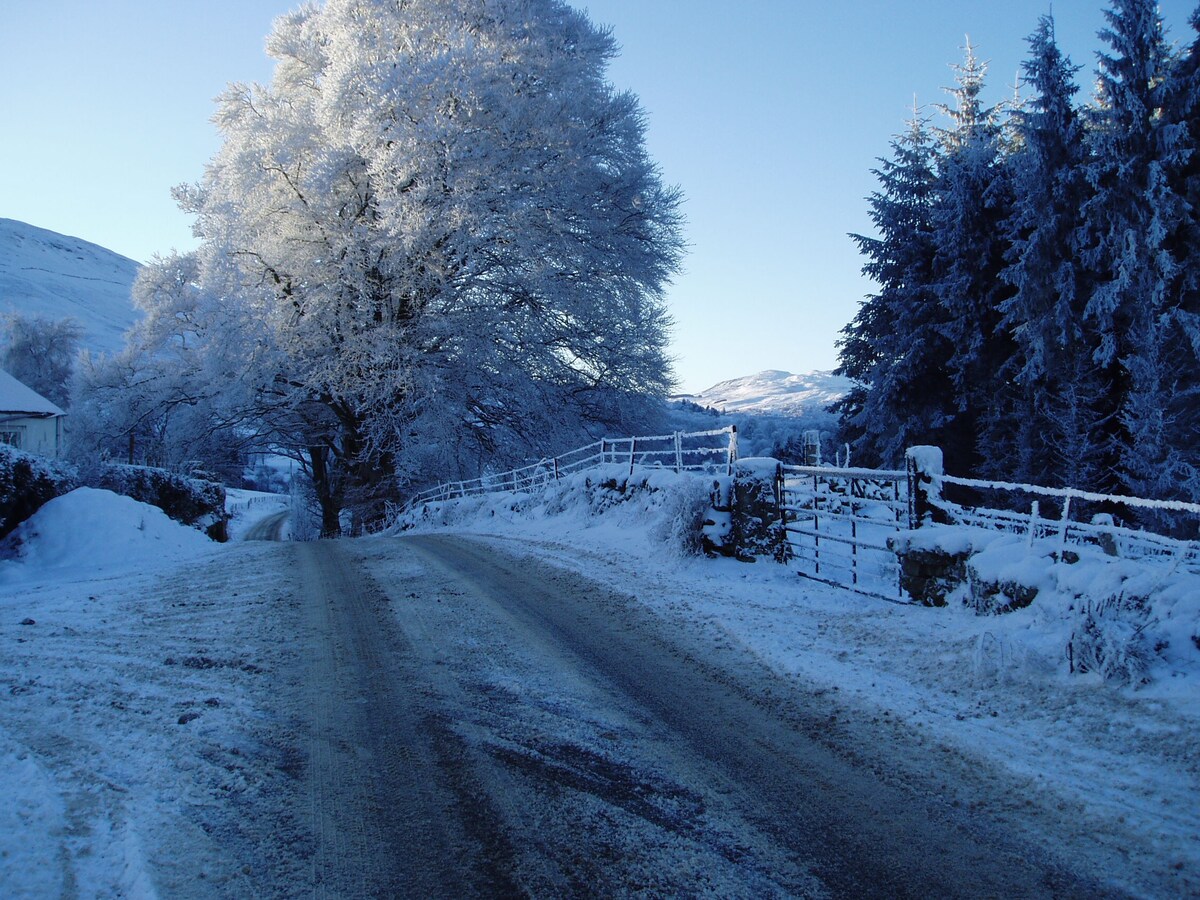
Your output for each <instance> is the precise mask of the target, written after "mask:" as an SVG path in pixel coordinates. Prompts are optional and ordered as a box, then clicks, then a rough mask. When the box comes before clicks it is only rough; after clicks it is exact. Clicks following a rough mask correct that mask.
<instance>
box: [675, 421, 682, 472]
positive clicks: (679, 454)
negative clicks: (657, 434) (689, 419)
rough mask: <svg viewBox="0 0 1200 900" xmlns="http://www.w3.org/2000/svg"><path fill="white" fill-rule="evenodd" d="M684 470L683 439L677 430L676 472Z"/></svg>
mask: <svg viewBox="0 0 1200 900" xmlns="http://www.w3.org/2000/svg"><path fill="white" fill-rule="evenodd" d="M682 471H683V439H682V438H680V436H679V432H678V431H677V432H675V472H676V474H678V473H680V472H682Z"/></svg>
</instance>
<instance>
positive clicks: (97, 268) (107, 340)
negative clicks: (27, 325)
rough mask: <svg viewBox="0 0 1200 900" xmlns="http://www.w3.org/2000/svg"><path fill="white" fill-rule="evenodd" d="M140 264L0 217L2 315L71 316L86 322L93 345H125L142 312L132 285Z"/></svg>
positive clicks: (86, 335)
mask: <svg viewBox="0 0 1200 900" xmlns="http://www.w3.org/2000/svg"><path fill="white" fill-rule="evenodd" d="M139 268H140V266H139V265H138V264H137V263H136V262H134V261H133V260H132V259H128V258H126V257H124V256H121V255H120V254H118V253H113V252H112V251H111V250H105V249H104V248H103V247H100V246H97V245H96V244H92V243H89V242H87V241H84V240H81V239H80V238H75V237H67V236H66V235H62V234H58V233H57V232H54V231H47V230H46V229H44V228H37V227H36V226H33V225H28V224H26V223H24V222H18V221H16V220H14V219H2V218H0V315H4V314H8V313H10V312H19V313H23V314H25V315H38V316H45V317H47V318H50V319H62V318H65V317H67V316H70V317H72V318H74V319H75V320H77V321H78V322H79V324H80V325H82V326H83V329H84V337H83V346H84V347H85V348H86V349H88V350H92V351H106V352H109V353H111V352H115V351H116V350H119V349H120V348H121V347H122V346H123V344H124V333H125V331H126V330H128V329H129V327H130V326H131V325H133V323H134V322H135V321H136V319H137V317H138V313H137V311H136V310H135V309H134V308H133V303H132V301H131V300H130V289H131V288H132V286H133V279H134V277H135V276H136V275H137V272H138V269H139Z"/></svg>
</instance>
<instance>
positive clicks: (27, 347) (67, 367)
mask: <svg viewBox="0 0 1200 900" xmlns="http://www.w3.org/2000/svg"><path fill="white" fill-rule="evenodd" d="M4 330H5V332H6V335H5V341H4V353H3V356H0V368H3V369H4V371H6V372H8V373H9V374H10V375H12V376H13V377H14V378H16V379H17V380H18V381H20V382H21V383H22V384H25V385H28V386H29V387H31V388H33V389H34V390H35V391H37V392H38V393H39V394H41V395H42V396H43V397H45V398H46V399H47V400H49V401H50V402H51V403H54V404H57V405H58V406H60V407H62V408H64V409H65V408H67V407H68V406H70V403H71V373H72V371H73V370H74V367H75V358H76V356H78V354H79V341H80V339H81V338H82V337H83V328H82V327H81V326H80V324H79V323H78V322H76V321H75V320H74V319H70V318H66V319H48V318H46V317H45V316H27V315H23V314H21V313H12V314H10V315H9V316H8V317H7V319H6V320H5V322H4Z"/></svg>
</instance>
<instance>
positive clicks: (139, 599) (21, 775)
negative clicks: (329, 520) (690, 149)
mask: <svg viewBox="0 0 1200 900" xmlns="http://www.w3.org/2000/svg"><path fill="white" fill-rule="evenodd" d="M134 533H136V534H137V535H148V534H153V529H151V528H148V527H144V523H143V528H142V530H138V529H137V528H135V529H134ZM614 546H615V544H614ZM202 552H205V553H207V555H205V556H200V557H193V558H192V559H191V561H190V562H189V563H188V564H187V565H185V566H183V567H178V568H176V567H172V566H167V565H165V564H164V565H163V566H162V568H161V570H160V571H159V572H157V573H146V574H137V573H132V574H131V573H129V572H125V573H123V574H121V573H115V572H114V573H110V574H105V573H103V572H101V573H99V574H97V575H96V576H95V577H92V578H90V580H83V579H82V577H81V576H80V574H79V572H78V571H76V570H72V571H71V572H69V573H65V574H64V573H59V574H58V575H56V576H54V577H52V578H50V577H46V578H42V579H41V580H38V579H37V578H33V579H32V580H28V581H25V582H17V583H14V584H12V585H9V586H7V587H5V588H3V590H0V613H2V616H3V621H2V623H0V624H2V627H0V679H2V680H0V699H2V701H3V702H2V703H0V782H2V783H0V788H2V789H3V790H4V792H5V796H7V797H9V798H11V801H10V802H9V803H7V804H0V887H2V888H3V893H4V895H5V896H14V897H22V896H29V897H42V896H81V897H107V896H129V897H153V896H163V897H168V896H169V897H214V896H216V897H244V896H266V897H270V896H278V897H284V896H289V897H290V896H297V895H304V896H307V895H313V896H335V895H340V896H368V895H379V894H384V895H386V894H388V893H400V894H404V895H413V894H420V895H424V896H470V895H494V894H497V893H502V894H503V893H508V894H518V895H519V894H529V895H537V896H547V895H550V896H564V895H571V896H587V895H603V896H612V895H628V894H632V893H648V894H651V895H674V894H686V895H690V896H755V897H759V896H784V895H786V896H821V895H825V894H832V895H838V896H848V895H862V894H875V895H883V894H886V895H889V896H901V895H905V894H916V893H920V894H922V895H929V894H935V895H939V896H953V895H963V896H967V895H969V896H978V895H981V894H983V895H1009V896H1013V895H1020V896H1039V895H1057V896H1071V895H1073V894H1079V895H1085V896H1096V895H1099V896H1122V895H1124V892H1126V891H1128V892H1131V893H1133V894H1134V895H1142V896H1168V895H1179V894H1180V891H1181V890H1182V892H1183V893H1186V892H1187V891H1188V890H1190V888H1189V885H1191V884H1192V882H1191V877H1192V859H1193V854H1192V851H1191V850H1190V849H1189V848H1193V847H1194V845H1195V829H1194V828H1193V827H1192V825H1193V824H1194V823H1195V820H1196V812H1195V807H1194V804H1189V803H1188V802H1187V796H1188V793H1189V791H1190V788H1189V785H1191V784H1193V783H1194V781H1195V778H1196V771H1195V767H1196V755H1195V751H1194V742H1193V741H1191V740H1189V739H1188V733H1189V720H1187V719H1183V720H1178V719H1172V717H1171V716H1169V715H1167V713H1166V712H1165V711H1161V710H1160V711H1159V712H1157V713H1155V712H1144V711H1142V712H1139V711H1137V709H1136V707H1135V704H1134V702H1133V701H1132V700H1127V699H1123V698H1122V697H1120V696H1118V695H1115V694H1112V693H1111V692H1107V691H1106V689H1103V688H1102V686H1091V687H1088V688H1086V689H1085V690H1081V691H1076V692H1074V694H1072V693H1071V692H1069V691H1064V690H1063V689H1062V687H1061V686H1055V687H1053V688H1051V687H1050V686H1049V685H1045V686H1043V687H1037V686H1036V684H1037V683H1042V684H1044V679H1043V681H1041V682H1035V681H1034V680H1032V676H1031V680H1030V681H1029V682H1028V683H1026V681H1024V680H1023V679H1021V678H1018V679H1015V680H1013V679H1010V680H1008V681H1006V682H1005V683H1004V687H1003V690H1002V691H999V692H997V691H994V690H993V689H992V687H990V685H993V682H992V681H987V680H986V679H985V680H983V681H978V680H977V681H978V683H976V684H966V683H963V682H962V681H961V680H958V679H956V678H953V677H949V676H947V677H944V678H940V679H939V676H938V675H937V673H938V672H942V671H947V670H948V669H949V668H952V667H953V666H956V665H958V664H959V663H960V660H959V659H958V657H957V656H956V655H955V654H960V653H961V651H960V649H958V648H957V644H955V643H953V642H947V640H946V638H944V637H939V638H938V639H937V640H933V639H932V638H931V637H930V636H927V635H926V636H921V635H916V634H914V635H913V636H912V637H911V640H912V642H913V643H911V645H909V644H905V643H904V641H905V640H909V638H905V637H904V635H907V634H908V633H909V630H910V629H911V623H910V622H909V621H908V617H925V618H922V619H921V621H928V612H927V611H921V610H908V609H903V608H896V607H891V606H889V605H886V604H883V605H878V606H877V605H876V604H873V603H866V602H863V601H861V600H860V601H857V602H855V603H851V602H849V601H848V600H847V599H846V598H844V597H840V596H838V595H837V594H836V592H833V591H831V590H829V589H826V588H823V587H821V588H818V589H816V592H815V593H813V594H812V595H811V596H806V595H797V593H796V591H795V587H794V584H793V583H792V582H788V583H787V587H788V590H787V591H786V592H784V590H783V586H782V583H780V586H776V581H775V578H776V577H777V576H776V575H775V573H774V572H773V570H771V569H767V568H763V567H760V566H751V567H740V568H739V567H737V564H734V563H729V564H728V565H725V564H720V565H717V566H716V568H712V565H713V564H710V563H705V562H703V561H698V562H696V564H695V567H696V568H695V571H694V572H693V571H692V570H691V568H690V566H691V565H692V564H690V563H689V564H687V565H683V566H681V565H680V564H678V563H671V564H670V565H668V566H665V567H662V568H655V567H654V565H652V564H651V563H650V562H649V561H648V560H647V558H646V557H644V556H639V555H638V554H637V553H632V552H622V551H617V550H615V549H613V548H611V547H606V549H604V550H603V551H601V552H588V551H586V550H583V549H581V548H572V547H570V546H567V545H565V544H555V543H550V542H547V541H545V540H538V539H531V538H524V539H520V538H515V537H508V538H506V539H498V538H495V537H492V538H466V537H462V536H448V535H420V536H405V537H388V538H374V539H369V540H355V541H350V540H347V541H338V542H320V543H313V544H303V543H283V544H279V543H258V542H255V543H241V544H238V545H230V546H225V547H221V548H214V549H212V550H210V551H202ZM702 573H707V574H702ZM36 574H37V573H36V572H33V571H32V570H31V576H32V575H36ZM709 579H711V580H709ZM747 579H749V580H747ZM730 598H734V599H735V600H736V603H737V605H736V606H732V607H731V606H730V605H729V600H730ZM924 644H928V648H929V649H928V650H927V651H926V652H927V653H928V654H930V655H929V658H928V659H927V660H925V661H922V660H920V659H919V658H918V654H920V653H921V652H922V648H923V646H924ZM871 647H877V648H882V649H874V650H872V649H869V648H871ZM839 648H841V649H839ZM885 650H886V653H885V652H884V651H885ZM781 654H783V655H782V656H781ZM777 657H778V658H777ZM781 659H786V660H789V661H790V662H788V664H787V665H781V664H780V660H781ZM1039 677H1041V676H1039ZM901 679H907V680H906V681H904V685H905V686H903V687H902V686H901ZM838 683H840V684H841V687H842V690H840V691H839V690H838V689H837V687H836V685H837V684H838ZM995 684H996V686H999V682H995ZM1039 692H1040V693H1044V694H1046V697H1043V698H1042V699H1040V700H1039V699H1038V697H1039V696H1040V693H1039ZM1051 694H1054V698H1053V699H1049V698H1050V695H1051ZM986 698H990V699H986ZM983 702H987V703H988V704H989V707H990V714H987V712H986V711H984V712H978V715H976V714H975V713H974V712H972V710H975V709H976V707H978V706H979V704H980V703H983ZM1141 705H1142V706H1145V705H1146V704H1145V703H1144V702H1143V703H1141ZM1151 705H1154V704H1151ZM910 707H911V708H910ZM978 716H982V719H980V718H978ZM1044 716H1053V717H1061V729H1062V730H1063V731H1064V732H1065V733H1070V734H1073V735H1077V736H1078V737H1076V738H1074V739H1073V741H1072V743H1070V745H1068V744H1067V743H1064V742H1062V741H1059V739H1058V737H1057V736H1056V735H1057V734H1058V729H1057V727H1051V726H1050V725H1048V724H1045V723H1043V724H1037V723H1038V722H1039V721H1040V719H1041V718H1042V717H1044ZM943 720H945V721H943ZM1171 721H1176V722H1178V727H1174V728H1169V727H1168V725H1169V723H1170V722H1171ZM1160 722H1161V723H1162V727H1161V728H1160V727H1158V726H1157V724H1156V723H1160ZM1100 723H1107V727H1106V729H1105V730H1104V731H1103V733H1101V731H1100V730H1099V729H1098V728H1097V725H1099V724H1100ZM1126 726H1128V727H1126ZM1089 729H1091V730H1090V731H1089ZM1110 744H1111V747H1110V746H1109V745H1110ZM1064 752H1069V753H1071V754H1072V755H1071V756H1070V757H1064V756H1062V754H1063V753H1064ZM1014 759H1015V760H1017V762H1016V763H1013V764H1010V763H1009V762H1008V761H1009V760H1014ZM1035 769H1040V770H1041V771H1036V772H1035V771H1033V770H1035ZM1087 779H1091V782H1090V787H1089V788H1088V792H1087V793H1086V794H1081V793H1079V792H1078V791H1077V788H1076V786H1077V785H1083V784H1085V782H1086V781H1087ZM1169 801H1170V802H1169ZM1110 810H1111V812H1110ZM1176 861H1178V864H1176ZM1087 879H1094V880H1093V881H1089V880H1087Z"/></svg>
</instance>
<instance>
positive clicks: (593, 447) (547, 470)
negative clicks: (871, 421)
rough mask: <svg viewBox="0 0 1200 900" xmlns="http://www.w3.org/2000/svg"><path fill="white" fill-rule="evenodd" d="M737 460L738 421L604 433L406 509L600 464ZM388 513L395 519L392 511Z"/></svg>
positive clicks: (442, 487)
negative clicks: (668, 430)
mask: <svg viewBox="0 0 1200 900" xmlns="http://www.w3.org/2000/svg"><path fill="white" fill-rule="evenodd" d="M735 462H737V426H735V425H730V426H729V427H727V428H721V429H718V430H716V431H692V432H678V431H677V432H675V433H673V434H662V435H641V436H637V437H626V438H601V439H600V440H598V441H596V442H595V443H592V444H588V445H587V446H585V447H579V448H577V449H575V450H570V451H568V452H566V453H563V454H561V455H559V456H555V457H551V458H549V459H541V460H538V461H537V462H535V463H530V464H529V465H527V466H522V467H520V468H518V469H510V470H509V471H507V472H499V473H497V474H494V475H482V476H480V477H479V478H472V479H470V480H469V481H447V482H443V483H442V484H438V485H435V486H434V487H431V488H429V489H428V490H424V491H421V493H419V494H417V495H415V496H414V497H412V498H411V499H409V501H408V503H406V504H405V505H404V507H403V508H402V510H401V512H403V511H404V510H409V509H413V508H415V507H418V506H421V505H422V504H425V503H438V502H442V501H445V500H455V499H458V498H460V497H472V496H476V495H479V494H492V493H503V492H506V491H511V492H520V491H529V490H535V489H537V488H539V487H543V486H545V485H546V484H549V483H550V482H552V481H557V480H558V479H560V478H562V477H564V476H566V475H571V474H574V473H575V472H583V471H585V470H587V469H594V468H597V467H599V466H612V465H620V466H628V467H629V471H630V474H632V473H633V471H634V470H635V469H636V468H638V467H644V468H654V469H666V470H670V471H674V472H717V471H720V472H722V473H723V474H726V475H729V474H732V473H733V464H734V463H735ZM389 518H393V517H391V516H389Z"/></svg>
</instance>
